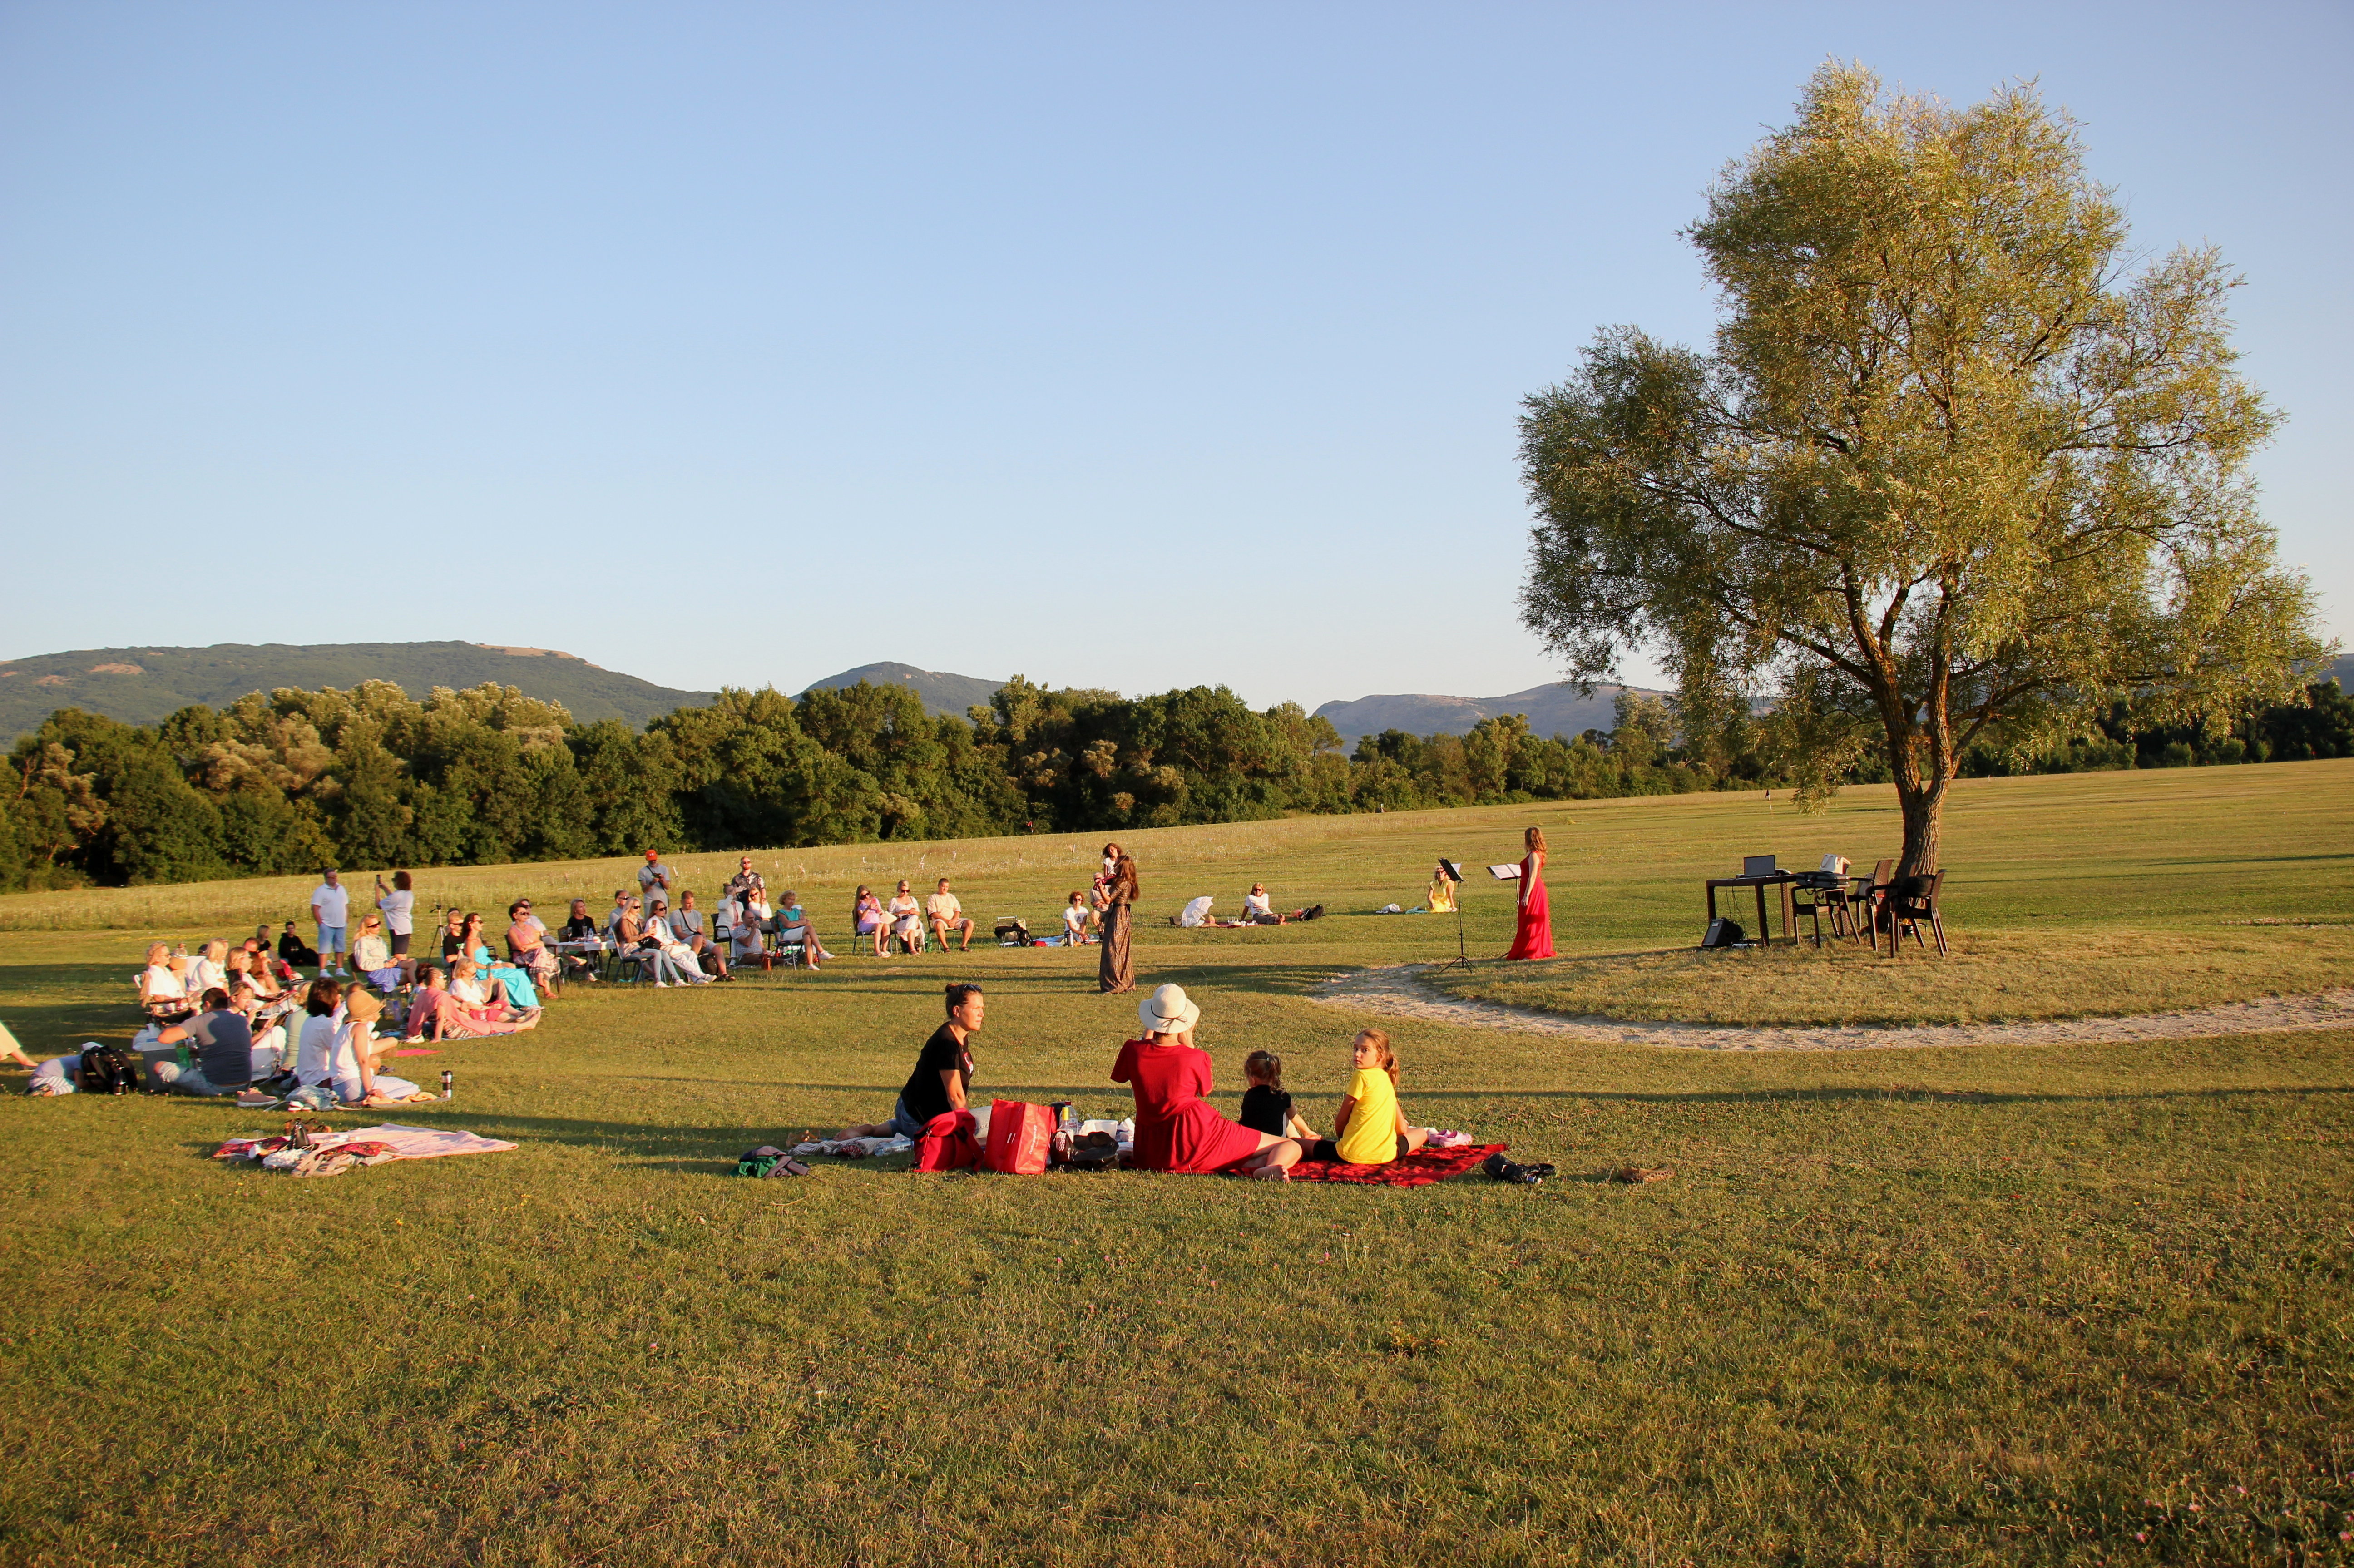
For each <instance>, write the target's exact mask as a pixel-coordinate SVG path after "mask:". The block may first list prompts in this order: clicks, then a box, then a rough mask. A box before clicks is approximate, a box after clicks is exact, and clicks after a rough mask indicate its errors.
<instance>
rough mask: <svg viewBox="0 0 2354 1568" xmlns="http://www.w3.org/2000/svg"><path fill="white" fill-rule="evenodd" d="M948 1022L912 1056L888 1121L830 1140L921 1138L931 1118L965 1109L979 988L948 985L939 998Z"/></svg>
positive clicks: (867, 1124) (863, 1125)
mask: <svg viewBox="0 0 2354 1568" xmlns="http://www.w3.org/2000/svg"><path fill="white" fill-rule="evenodd" d="M944 996H945V1000H946V1001H947V1003H948V1014H949V1015H948V1022H945V1023H943V1024H941V1025H940V1026H939V1027H938V1029H935V1030H933V1031H932V1037H931V1038H930V1039H928V1040H927V1041H925V1042H924V1048H923V1050H921V1051H920V1052H918V1053H917V1055H916V1070H915V1071H914V1072H912V1073H910V1074H908V1075H907V1086H906V1087H904V1088H902V1089H901V1090H900V1091H899V1100H898V1103H897V1104H896V1105H894V1106H893V1107H891V1119H890V1120H889V1121H863V1122H854V1123H853V1124H852V1125H850V1126H848V1127H845V1128H843V1129H842V1130H841V1131H840V1132H837V1133H835V1134H834V1135H833V1136H834V1137H835V1138H836V1139H852V1138H921V1137H923V1136H924V1129H925V1128H928V1127H929V1126H930V1125H931V1122H932V1118H934V1117H937V1116H944V1115H946V1114H947V1113H948V1112H949V1111H952V1110H963V1109H965V1108H966V1096H967V1094H968V1093H969V1091H970V1089H971V1087H972V1037H973V1036H974V1035H976V1034H978V1033H981V1012H982V1010H983V999H982V997H981V987H979V986H977V985H971V984H958V985H952V986H949V988H948V990H947V991H946V992H945V993H944Z"/></svg>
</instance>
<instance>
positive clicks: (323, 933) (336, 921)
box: [311, 866, 352, 980]
mask: <svg viewBox="0 0 2354 1568" xmlns="http://www.w3.org/2000/svg"><path fill="white" fill-rule="evenodd" d="M351 912H352V892H351V889H350V888H348V887H345V885H344V874H343V873H342V872H339V871H336V870H335V869H334V868H333V867H332V866H331V867H329V868H328V871H327V880H326V881H324V882H323V883H321V884H319V885H318V886H316V887H314V888H313V889H311V918H312V919H313V921H315V922H316V923H317V925H318V927H319V978H320V979H321V980H325V979H326V978H327V977H328V976H329V975H331V974H332V975H340V974H342V973H344V972H345V971H344V926H345V922H346V921H347V920H348V919H349V918H350V916H351Z"/></svg>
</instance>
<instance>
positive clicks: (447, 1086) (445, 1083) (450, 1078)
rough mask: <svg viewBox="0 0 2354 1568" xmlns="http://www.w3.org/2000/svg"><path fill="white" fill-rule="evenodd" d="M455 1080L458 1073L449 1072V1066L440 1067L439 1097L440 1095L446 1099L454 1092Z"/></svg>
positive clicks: (456, 1080)
mask: <svg viewBox="0 0 2354 1568" xmlns="http://www.w3.org/2000/svg"><path fill="white" fill-rule="evenodd" d="M457 1082H458V1075H457V1074H455V1073H453V1072H451V1070H450V1069H449V1068H447V1067H444V1068H442V1069H441V1097H442V1098H443V1099H445V1100H446V1099H448V1098H450V1097H451V1095H452V1094H453V1093H454V1092H455V1087H456V1085H457Z"/></svg>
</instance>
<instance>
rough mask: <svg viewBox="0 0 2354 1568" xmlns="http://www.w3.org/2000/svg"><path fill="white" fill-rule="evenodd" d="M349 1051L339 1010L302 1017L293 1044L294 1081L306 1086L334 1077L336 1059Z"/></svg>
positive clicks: (349, 1052) (321, 1082) (346, 1054)
mask: <svg viewBox="0 0 2354 1568" xmlns="http://www.w3.org/2000/svg"><path fill="white" fill-rule="evenodd" d="M349 1054H351V1047H350V1044H349V1042H347V1041H346V1040H345V1038H344V1015H343V1013H342V1012H341V1011H340V1010H338V1011H337V1012H334V1013H332V1014H330V1015H329V1016H327V1017H325V1018H306V1019H304V1020H303V1021H302V1037H301V1039H299V1040H298V1041H297V1042H296V1043H295V1046H294V1081H295V1082H296V1083H298V1084H302V1085H306V1086H307V1085H311V1084H323V1083H326V1082H327V1081H328V1080H329V1079H331V1078H333V1077H334V1076H335V1073H336V1059H337V1058H338V1057H339V1056H348V1055H349Z"/></svg>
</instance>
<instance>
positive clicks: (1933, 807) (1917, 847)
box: [1896, 769, 1948, 876]
mask: <svg viewBox="0 0 2354 1568" xmlns="http://www.w3.org/2000/svg"><path fill="white" fill-rule="evenodd" d="M1947 782H1948V780H1947V779H1945V778H1944V777H1943V775H1942V772H1941V771H1940V770H1936V769H1932V770H1931V772H1930V776H1929V777H1928V778H1927V779H1920V778H1919V777H1918V776H1917V775H1916V776H1915V778H1914V781H1912V782H1911V783H1910V784H1908V783H1907V782H1906V780H1904V779H1898V780H1897V781H1896V803H1897V805H1898V807H1899V808H1901V809H1902V810H1903V814H1904V850H1903V856H1902V858H1900V859H1899V860H1898V861H1897V863H1896V874H1897V875H1899V876H1926V875H1928V874H1930V873H1931V872H1933V871H1935V870H1936V869H1937V840H1938V834H1939V832H1940V830H1941V829H1942V827H1943V825H1944V823H1943V818H1944V815H1945V809H1946V784H1947Z"/></svg>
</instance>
